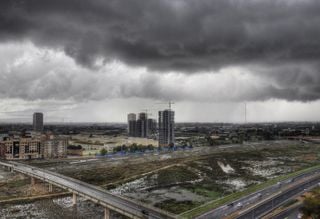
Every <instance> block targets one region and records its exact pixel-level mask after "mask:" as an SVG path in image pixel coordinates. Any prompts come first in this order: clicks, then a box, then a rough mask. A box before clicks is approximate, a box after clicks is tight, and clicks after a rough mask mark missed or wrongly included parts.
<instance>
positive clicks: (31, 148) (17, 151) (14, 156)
mask: <svg viewBox="0 0 320 219" xmlns="http://www.w3.org/2000/svg"><path fill="white" fill-rule="evenodd" d="M0 147H1V148H2V149H0V150H1V151H2V153H1V154H0V156H1V158H3V159H6V160H27V159H37V158H42V157H43V150H42V149H43V148H42V146H41V140H40V139H34V138H5V139H4V140H3V141H2V142H1V144H0Z"/></svg>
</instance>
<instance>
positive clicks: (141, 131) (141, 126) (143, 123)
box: [136, 113, 149, 138]
mask: <svg viewBox="0 0 320 219" xmlns="http://www.w3.org/2000/svg"><path fill="white" fill-rule="evenodd" d="M136 130H137V135H136V137H139V138H147V137H148V136H149V135H148V134H149V133H148V115H147V113H139V118H138V120H137V127H136Z"/></svg>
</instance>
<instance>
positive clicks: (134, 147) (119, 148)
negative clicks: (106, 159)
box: [100, 143, 157, 155]
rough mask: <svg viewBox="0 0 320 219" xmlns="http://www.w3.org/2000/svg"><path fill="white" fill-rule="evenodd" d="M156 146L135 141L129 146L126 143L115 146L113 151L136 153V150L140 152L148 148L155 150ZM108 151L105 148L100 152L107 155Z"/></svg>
mask: <svg viewBox="0 0 320 219" xmlns="http://www.w3.org/2000/svg"><path fill="white" fill-rule="evenodd" d="M155 148H157V147H155V146H153V145H152V144H149V145H147V146H144V145H142V144H136V143H133V144H131V145H129V146H127V145H125V144H124V145H120V146H117V147H115V148H113V152H114V153H117V152H131V153H134V152H138V151H139V152H144V151H146V150H154V149H155ZM107 153H108V151H107V150H106V149H105V148H103V149H101V150H100V154H101V155H106V154H107Z"/></svg>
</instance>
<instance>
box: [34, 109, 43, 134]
mask: <svg viewBox="0 0 320 219" xmlns="http://www.w3.org/2000/svg"><path fill="white" fill-rule="evenodd" d="M33 130H34V131H36V132H43V113H34V114H33Z"/></svg>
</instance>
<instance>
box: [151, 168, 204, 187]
mask: <svg viewBox="0 0 320 219" xmlns="http://www.w3.org/2000/svg"><path fill="white" fill-rule="evenodd" d="M195 179H198V176H197V175H196V174H195V173H194V172H192V171H190V170H188V169H187V168H186V167H181V166H174V167H170V168H169V169H165V170H160V171H159V172H158V178H157V180H158V185H160V186H163V185H167V184H174V183H177V182H185V181H190V180H195Z"/></svg>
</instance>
